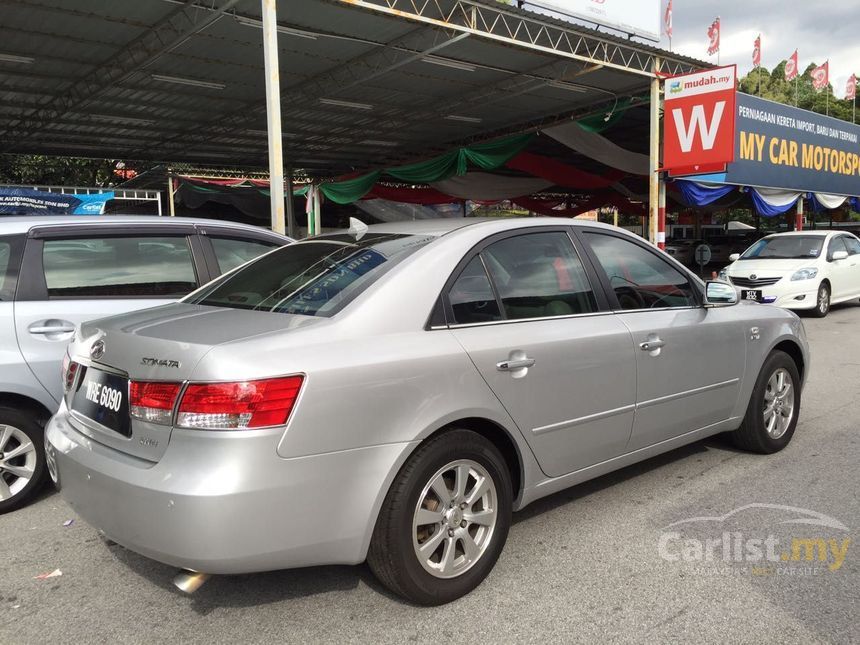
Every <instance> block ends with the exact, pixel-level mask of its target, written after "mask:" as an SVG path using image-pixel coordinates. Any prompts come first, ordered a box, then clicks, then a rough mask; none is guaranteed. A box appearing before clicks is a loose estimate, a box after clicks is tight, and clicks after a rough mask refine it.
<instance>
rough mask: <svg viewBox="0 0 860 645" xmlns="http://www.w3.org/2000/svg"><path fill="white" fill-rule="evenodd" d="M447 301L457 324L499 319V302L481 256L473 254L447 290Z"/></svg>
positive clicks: (500, 317)
mask: <svg viewBox="0 0 860 645" xmlns="http://www.w3.org/2000/svg"><path fill="white" fill-rule="evenodd" d="M448 301H449V302H450V303H451V309H452V311H453V312H454V322H455V323H456V324H458V325H469V324H473V323H482V322H493V321H496V320H501V319H502V315H501V313H499V303H498V302H496V296H495V295H494V294H493V288H492V287H491V286H490V279H489V278H488V277H487V272H486V271H485V270H484V264H483V262H481V258H480V257H478V256H475V257H474V258H472V260H471V261H470V262H469V264H467V265H466V268H465V269H463V272H462V273H461V274H460V277H459V278H457V281H456V282H455V283H454V285H453V286H452V287H451V290H450V291H449V292H448Z"/></svg>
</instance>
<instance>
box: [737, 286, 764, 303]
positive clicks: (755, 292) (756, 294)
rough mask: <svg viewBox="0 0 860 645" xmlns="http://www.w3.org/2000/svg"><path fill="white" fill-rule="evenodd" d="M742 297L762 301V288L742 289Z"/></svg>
mask: <svg viewBox="0 0 860 645" xmlns="http://www.w3.org/2000/svg"><path fill="white" fill-rule="evenodd" d="M741 298H742V299H743V300H753V301H755V302H761V289H741Z"/></svg>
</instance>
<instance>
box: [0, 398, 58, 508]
mask: <svg viewBox="0 0 860 645" xmlns="http://www.w3.org/2000/svg"><path fill="white" fill-rule="evenodd" d="M47 473H48V469H47V467H46V466H45V428H44V419H41V418H40V417H39V416H38V415H37V414H36V413H34V412H29V411H26V410H17V409H14V408H7V407H2V406H0V480H2V481H0V514H3V513H8V512H9V511H14V510H15V509H16V508H20V507H21V506H23V505H24V504H26V503H27V501H28V500H29V499H30V498H31V497H32V496H33V495H34V494H35V493H37V492H38V491H39V490H40V489H41V488H42V485H43V484H44V483H45V480H46V478H47Z"/></svg>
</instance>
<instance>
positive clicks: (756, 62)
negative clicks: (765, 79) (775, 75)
mask: <svg viewBox="0 0 860 645" xmlns="http://www.w3.org/2000/svg"><path fill="white" fill-rule="evenodd" d="M753 67H761V34H759V35H758V38H756V39H755V44H754V45H753Z"/></svg>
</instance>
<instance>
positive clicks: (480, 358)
mask: <svg viewBox="0 0 860 645" xmlns="http://www.w3.org/2000/svg"><path fill="white" fill-rule="evenodd" d="M589 271H591V269H588V268H586V266H585V265H584V263H583V262H582V260H581V259H580V254H579V253H577V251H576V250H575V247H574V245H573V243H572V241H571V238H570V237H569V234H568V232H567V230H566V229H565V228H559V229H558V230H547V229H546V228H541V229H540V231H539V232H538V231H534V229H532V230H531V231H523V232H520V231H518V232H516V233H515V234H510V233H509V234H506V235H503V236H496V237H494V238H490V240H488V241H487V242H485V243H484V244H483V245H482V246H480V247H478V248H477V249H475V250H474V251H473V252H472V254H471V255H470V256H467V258H465V259H464V261H463V263H462V264H461V268H460V269H459V272H456V273H455V275H456V278H454V279H453V282H452V283H451V284H450V287H449V289H448V291H447V293H446V294H445V300H446V306H447V312H448V313H447V316H448V321H449V326H450V329H451V332H452V333H453V334H454V336H455V337H456V338H457V340H458V341H459V342H460V344H461V345H462V346H463V347H464V348H465V350H466V351H467V352H468V354H469V356H470V358H471V359H472V362H473V363H474V364H475V366H476V367H477V369H478V370H479V372H480V373H481V375H482V376H483V378H484V380H485V381H486V382H487V384H488V385H489V387H490V388H491V389H492V390H493V392H494V393H495V395H496V396H497V397H498V399H499V401H500V402H501V404H502V405H503V406H504V407H505V409H506V410H507V411H508V413H509V414H510V415H511V417H512V418H513V419H514V421H515V422H516V424H517V425H518V426H519V428H520V430H521V431H522V433H523V435H524V436H525V438H526V440H527V441H528V443H529V445H530V446H531V448H532V450H533V451H534V454H535V456H536V457H537V460H538V462H539V464H540V466H541V468H542V469H543V471H544V472H545V473H546V474H547V475H550V476H559V475H564V474H566V473H569V472H572V471H575V470H578V469H580V468H585V467H587V466H590V465H592V464H595V463H598V462H600V461H604V460H606V459H609V458H611V457H614V456H616V455H619V454H621V453H622V452H623V451H624V447H625V446H626V444H627V442H628V439H629V437H630V432H631V428H632V423H633V407H634V403H635V397H636V373H635V369H634V363H635V358H634V356H633V350H632V341H631V338H630V332H629V331H628V330H627V329H626V328H625V326H624V325H623V324H622V323H621V322H620V321H619V320H618V318H617V316H615V315H613V314H612V313H610V312H609V311H607V309H606V306H605V300H604V296H603V294H602V292H600V290H599V289H597V290H595V289H594V288H593V286H592V285H593V284H594V279H595V278H594V274H593V273H592V274H591V275H589Z"/></svg>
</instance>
